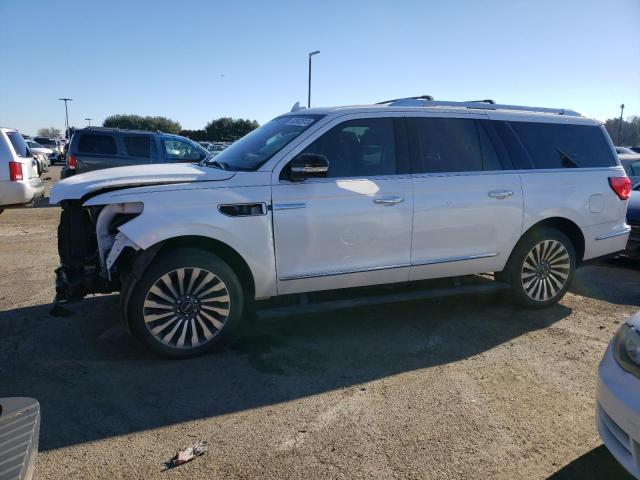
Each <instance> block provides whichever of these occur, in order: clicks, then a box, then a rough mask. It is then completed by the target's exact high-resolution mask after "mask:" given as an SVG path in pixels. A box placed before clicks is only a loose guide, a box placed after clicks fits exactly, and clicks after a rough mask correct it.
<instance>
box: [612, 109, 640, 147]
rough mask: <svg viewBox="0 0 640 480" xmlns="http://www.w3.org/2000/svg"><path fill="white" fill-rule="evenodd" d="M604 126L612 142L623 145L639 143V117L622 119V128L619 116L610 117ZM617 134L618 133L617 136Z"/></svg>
mask: <svg viewBox="0 0 640 480" xmlns="http://www.w3.org/2000/svg"><path fill="white" fill-rule="evenodd" d="M604 126H605V128H606V129H607V132H609V136H610V137H611V140H613V143H614V144H616V145H618V146H625V147H627V146H629V147H633V146H636V145H640V117H637V116H636V117H630V118H628V119H627V120H625V119H622V128H620V119H619V118H610V119H609V120H607V121H606V122H605V124H604ZM618 134H620V136H619V138H618Z"/></svg>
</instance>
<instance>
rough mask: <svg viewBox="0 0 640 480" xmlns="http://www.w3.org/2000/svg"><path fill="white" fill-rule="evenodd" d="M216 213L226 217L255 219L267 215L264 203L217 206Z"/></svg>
mask: <svg viewBox="0 0 640 480" xmlns="http://www.w3.org/2000/svg"><path fill="white" fill-rule="evenodd" d="M218 211H219V212H220V213H221V214H223V215H226V216H227V217H255V216H260V215H266V214H267V205H266V204H265V203H231V204H224V205H218Z"/></svg>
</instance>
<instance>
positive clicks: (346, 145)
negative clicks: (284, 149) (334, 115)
mask: <svg viewBox="0 0 640 480" xmlns="http://www.w3.org/2000/svg"><path fill="white" fill-rule="evenodd" d="M302 153H314V154H318V155H324V156H325V157H326V158H327V160H329V171H328V172H327V177H329V178H340V177H370V176H379V175H394V174H395V173H396V145H395V135H394V130H393V119H391V118H363V119H358V120H349V121H347V122H344V123H341V124H340V125H338V126H336V127H333V128H332V129H331V130H329V131H328V132H327V133H325V134H323V135H322V136H321V137H320V138H318V139H317V140H315V141H314V142H313V143H312V144H311V145H309V146H308V147H307V148H306V149H305V150H304V152H302Z"/></svg>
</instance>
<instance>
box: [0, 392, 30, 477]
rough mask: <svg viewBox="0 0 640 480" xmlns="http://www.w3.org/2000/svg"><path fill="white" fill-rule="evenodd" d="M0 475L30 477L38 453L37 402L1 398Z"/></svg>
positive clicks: (24, 399)
mask: <svg viewBox="0 0 640 480" xmlns="http://www.w3.org/2000/svg"><path fill="white" fill-rule="evenodd" d="M0 409H1V411H0V478H11V479H14V478H15V479H20V480H30V479H31V477H32V476H33V471H34V468H35V464H36V457H37V455H38V439H39V436H40V404H39V403H38V401H37V400H35V399H33V398H17V397H14V398H0Z"/></svg>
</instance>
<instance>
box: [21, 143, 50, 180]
mask: <svg viewBox="0 0 640 480" xmlns="http://www.w3.org/2000/svg"><path fill="white" fill-rule="evenodd" d="M25 141H26V142H27V146H28V147H29V150H31V153H33V154H34V155H37V156H38V163H39V167H38V169H39V171H38V174H42V173H43V172H48V171H49V167H51V161H50V160H49V157H50V156H51V155H52V154H53V150H51V149H50V148H47V147H43V146H42V145H40V144H39V143H38V142H34V141H33V140H28V139H27V140H25Z"/></svg>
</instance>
